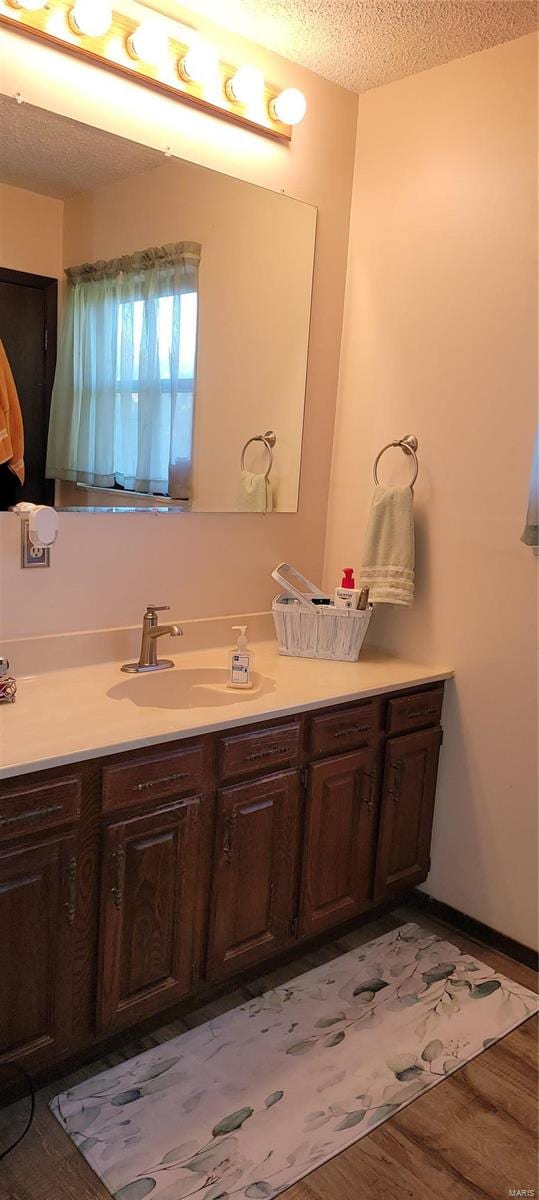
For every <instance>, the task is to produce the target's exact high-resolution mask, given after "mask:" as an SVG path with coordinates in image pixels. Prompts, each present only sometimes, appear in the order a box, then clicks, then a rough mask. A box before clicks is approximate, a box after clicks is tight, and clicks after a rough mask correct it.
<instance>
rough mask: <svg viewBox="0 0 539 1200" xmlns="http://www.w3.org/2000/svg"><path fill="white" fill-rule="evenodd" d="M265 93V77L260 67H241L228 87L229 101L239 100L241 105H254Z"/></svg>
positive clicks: (230, 80)
mask: <svg viewBox="0 0 539 1200" xmlns="http://www.w3.org/2000/svg"><path fill="white" fill-rule="evenodd" d="M263 91H264V76H263V74H262V71H259V69H258V67H249V66H245V67H239V68H238V70H237V71H236V73H235V74H234V75H233V76H232V79H229V80H228V82H227V85H226V93H227V96H228V97H229V99H230V100H237V101H238V103H239V104H253V103H254V102H255V101H256V100H259V99H260V97H261V95H262V93H263Z"/></svg>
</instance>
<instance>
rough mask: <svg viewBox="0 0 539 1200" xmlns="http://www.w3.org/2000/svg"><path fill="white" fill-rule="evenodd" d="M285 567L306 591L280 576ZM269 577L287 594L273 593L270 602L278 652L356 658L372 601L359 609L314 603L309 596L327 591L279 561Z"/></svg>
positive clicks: (310, 656) (325, 594) (293, 655)
mask: <svg viewBox="0 0 539 1200" xmlns="http://www.w3.org/2000/svg"><path fill="white" fill-rule="evenodd" d="M283 571H286V572H288V574H290V575H292V576H293V577H294V578H295V579H297V580H298V582H299V583H302V584H303V585H305V587H306V588H307V589H308V590H307V592H301V591H299V590H298V588H296V587H295V586H294V584H292V583H290V582H289V581H288V580H287V579H285V578H284V577H283V574H282V572H283ZM272 577H273V579H275V581H276V582H277V583H278V584H280V586H281V587H284V588H285V591H286V595H280V596H276V598H275V600H274V601H273V604H272V612H273V621H274V624H275V632H276V634H277V641H278V643H279V653H280V654H287V655H289V656H290V657H292V658H328V659H334V660H335V661H338V662H357V660H358V658H359V652H360V650H361V647H362V645H363V639H364V637H365V634H366V632H367V629H368V627H369V621H370V619H371V615H372V605H369V607H368V608H366V609H364V610H362V611H359V610H358V609H347V608H335V606H334V605H328V604H313V603H312V597H313V596H319V597H323V598H325V599H329V597H328V596H327V593H325V592H321V591H320V589H319V588H317V587H316V586H315V584H314V583H311V581H310V580H309V579H306V578H305V576H304V575H301V574H300V572H299V571H296V569H295V567H291V566H290V565H289V563H280V564H279V566H278V567H276V569H275V571H272Z"/></svg>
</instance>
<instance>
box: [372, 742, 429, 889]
mask: <svg viewBox="0 0 539 1200" xmlns="http://www.w3.org/2000/svg"><path fill="white" fill-rule="evenodd" d="M441 742H442V731H441V729H426V730H424V731H423V732H422V733H410V734H407V735H404V736H403V737H396V738H391V739H390V740H389V741H388V742H387V746H386V753H385V764H384V779H383V788H382V807H381V814H380V834H379V840H378V857H377V863H376V879H375V887H374V898H375V900H381V899H385V898H387V897H388V896H391V895H392V894H393V893H395V892H401V893H402V892H404V891H406V890H407V889H409V888H412V887H415V885H416V884H417V883H421V882H422V881H423V880H424V879H426V877H427V875H428V872H429V867H430V839H431V833H432V820H433V814H434V796H435V792H436V774H437V770H438V755H439V752H440V745H441Z"/></svg>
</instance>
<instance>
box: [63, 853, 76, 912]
mask: <svg viewBox="0 0 539 1200" xmlns="http://www.w3.org/2000/svg"><path fill="white" fill-rule="evenodd" d="M65 896H66V898H65V900H64V908H65V910H66V913H67V923H68V925H69V926H72V925H74V923H75V905H76V901H77V860H76V858H75V855H74V854H72V855H71V857H70V858H69V860H68V862H67V865H66V872H65Z"/></svg>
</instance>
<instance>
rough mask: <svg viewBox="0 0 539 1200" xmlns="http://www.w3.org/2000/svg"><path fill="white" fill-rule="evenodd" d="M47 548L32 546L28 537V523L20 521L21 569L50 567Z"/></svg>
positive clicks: (49, 555)
mask: <svg viewBox="0 0 539 1200" xmlns="http://www.w3.org/2000/svg"><path fill="white" fill-rule="evenodd" d="M50 565H51V552H50V550H49V547H48V546H43V547H39V546H34V545H33V544H32V542H31V541H30V538H29V536H28V521H21V567H50Z"/></svg>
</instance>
